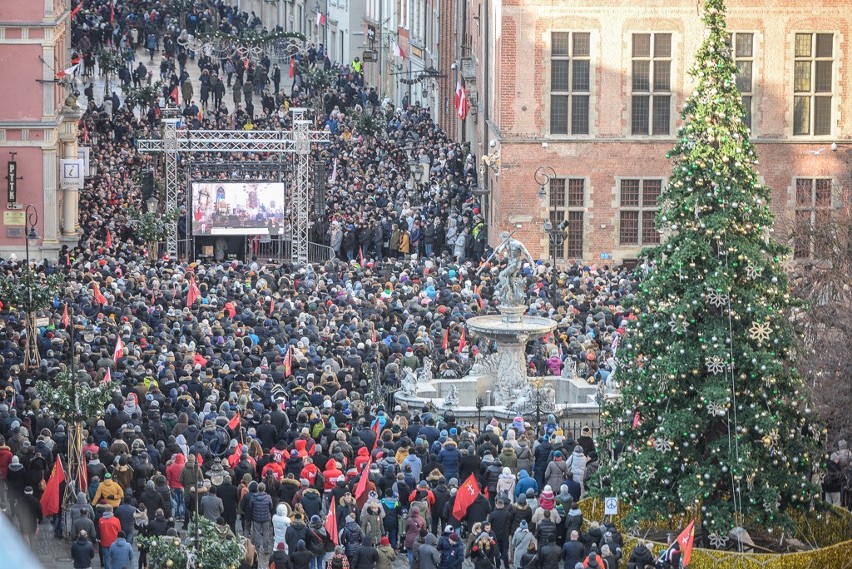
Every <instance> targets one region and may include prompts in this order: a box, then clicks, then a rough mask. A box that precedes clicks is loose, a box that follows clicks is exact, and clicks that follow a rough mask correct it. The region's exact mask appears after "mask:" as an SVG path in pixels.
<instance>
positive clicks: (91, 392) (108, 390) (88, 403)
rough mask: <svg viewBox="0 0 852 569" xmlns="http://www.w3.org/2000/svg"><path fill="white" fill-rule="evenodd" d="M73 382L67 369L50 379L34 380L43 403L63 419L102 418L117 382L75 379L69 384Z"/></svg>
mask: <svg viewBox="0 0 852 569" xmlns="http://www.w3.org/2000/svg"><path fill="white" fill-rule="evenodd" d="M73 382H74V377H73V376H72V375H71V373H70V372H67V371H61V372H59V373H57V374H56V375H55V376H54V377H53V379H50V380H42V381H37V382H36V385H35V389H36V393H38V396H39V398H40V399H41V401H42V403H43V405H44V406H45V407H47V408H48V409H50V410H51V411H53V413H54V414H55V415H56V416H58V417H61V418H63V419H65V420H68V421H76V420H84V419H94V418H98V417H102V416H103V414H104V407H106V405H107V403H109V401H110V399H111V398H112V395H113V391H114V390H115V389H116V387H117V384H116V383H115V382H114V381H109V382H106V383H103V382H98V383H97V384H95V383H93V382H91V381H85V380H84V381H80V380H79V379H78V380H77V385H76V387H75V386H72V383H73ZM75 389H76V400H75Z"/></svg>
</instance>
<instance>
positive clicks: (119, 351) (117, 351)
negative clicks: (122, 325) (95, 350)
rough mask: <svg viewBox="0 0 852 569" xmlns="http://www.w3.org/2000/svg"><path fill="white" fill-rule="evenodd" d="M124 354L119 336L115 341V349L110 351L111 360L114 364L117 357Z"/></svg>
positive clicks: (122, 343)
mask: <svg viewBox="0 0 852 569" xmlns="http://www.w3.org/2000/svg"><path fill="white" fill-rule="evenodd" d="M123 355H124V342H122V341H121V336H119V337H118V339H117V340H116V341H115V351H114V352H113V353H112V361H114V362H115V363H116V364H117V363H118V360H119V358H121V356H123Z"/></svg>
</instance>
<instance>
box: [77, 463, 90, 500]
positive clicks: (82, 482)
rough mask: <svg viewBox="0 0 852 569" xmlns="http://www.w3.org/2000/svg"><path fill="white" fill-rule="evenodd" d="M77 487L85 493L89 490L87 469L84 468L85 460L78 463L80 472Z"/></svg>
mask: <svg viewBox="0 0 852 569" xmlns="http://www.w3.org/2000/svg"><path fill="white" fill-rule="evenodd" d="M77 487H78V488H79V489H80V490H81V491H83V492H86V491H87V490H88V489H89V469H88V468H87V466H86V460H85V459H84V460H81V461H80V472H79V475H78V477H77Z"/></svg>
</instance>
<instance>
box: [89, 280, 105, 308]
mask: <svg viewBox="0 0 852 569" xmlns="http://www.w3.org/2000/svg"><path fill="white" fill-rule="evenodd" d="M92 287H93V288H94V298H95V302H96V303H97V304H100V305H104V304H106V303H107V300H106V297H105V296H104V295H103V293H102V292H101V286H100V285H99V284H98V283H92Z"/></svg>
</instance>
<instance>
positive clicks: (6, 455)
mask: <svg viewBox="0 0 852 569" xmlns="http://www.w3.org/2000/svg"><path fill="white" fill-rule="evenodd" d="M11 462H12V450H11V449H10V448H9V447H7V446H6V445H3V446H0V480H6V473H7V472H9V464H10V463H11Z"/></svg>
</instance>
